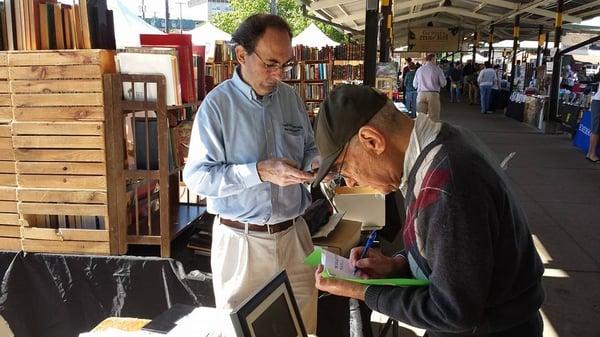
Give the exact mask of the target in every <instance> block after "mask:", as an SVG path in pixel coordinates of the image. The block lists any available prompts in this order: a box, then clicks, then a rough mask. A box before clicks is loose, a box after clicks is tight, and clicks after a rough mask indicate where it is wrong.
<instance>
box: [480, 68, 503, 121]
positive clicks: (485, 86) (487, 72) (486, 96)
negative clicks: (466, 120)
mask: <svg viewBox="0 0 600 337" xmlns="http://www.w3.org/2000/svg"><path fill="white" fill-rule="evenodd" d="M484 66H485V69H483V70H481V71H480V72H479V76H478V77H477V83H478V84H479V92H480V95H479V96H480V97H481V99H480V101H481V113H482V114H485V113H492V111H490V97H491V94H492V88H493V87H494V86H496V85H497V84H498V77H497V76H496V72H495V71H494V69H493V68H492V64H491V63H490V62H488V61H485V64H484Z"/></svg>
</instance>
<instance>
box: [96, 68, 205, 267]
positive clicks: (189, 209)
mask: <svg viewBox="0 0 600 337" xmlns="http://www.w3.org/2000/svg"><path fill="white" fill-rule="evenodd" d="M104 84H105V88H112V92H108V91H107V92H106V93H105V94H106V102H107V104H109V105H110V110H111V113H109V114H107V126H109V127H108V129H110V133H107V138H109V139H110V148H111V149H112V151H111V152H110V154H108V153H107V155H108V156H109V158H108V163H109V167H108V170H109V172H111V175H112V179H114V180H113V182H114V190H113V192H114V193H113V194H112V195H111V198H112V199H111V203H112V206H114V210H115V213H116V214H114V216H115V218H116V222H117V223H118V224H119V233H118V237H119V238H121V239H122V240H121V241H119V245H120V246H119V251H120V252H125V251H126V250H127V246H128V245H134V244H143V245H157V246H160V251H161V256H163V257H169V256H170V254H171V242H172V241H173V240H174V239H175V238H176V237H177V236H178V235H179V234H181V233H182V231H183V230H185V229H186V228H187V227H188V226H189V225H190V224H191V223H192V222H193V221H195V220H196V219H198V218H199V217H200V216H201V215H202V214H204V212H205V211H206V207H204V206H202V205H201V204H200V202H199V200H198V199H196V200H191V199H190V198H189V197H188V198H187V200H185V201H184V202H181V201H182V200H181V199H182V198H181V197H180V192H181V189H180V186H181V171H182V169H183V163H181V165H179V166H177V164H176V163H175V162H176V159H174V156H175V153H176V152H177V150H176V148H174V147H173V142H176V140H174V139H173V138H174V136H173V133H172V131H173V130H174V128H175V127H176V126H177V125H179V124H180V123H182V122H185V121H186V120H189V117H191V114H189V113H188V112H187V111H186V110H189V109H195V108H197V106H198V105H199V104H198V103H193V104H186V105H181V106H167V105H166V81H165V78H164V76H162V75H127V74H114V75H106V76H105V78H104ZM124 84H125V85H126V87H136V88H140V89H136V91H137V90H141V92H143V95H142V96H141V98H135V100H133V98H130V99H125V98H124V97H123V89H122V88H123V85H124ZM130 145H131V146H133V149H130V148H129V146H130ZM178 145H179V144H177V143H175V147H176V146H178ZM124 162H125V164H124Z"/></svg>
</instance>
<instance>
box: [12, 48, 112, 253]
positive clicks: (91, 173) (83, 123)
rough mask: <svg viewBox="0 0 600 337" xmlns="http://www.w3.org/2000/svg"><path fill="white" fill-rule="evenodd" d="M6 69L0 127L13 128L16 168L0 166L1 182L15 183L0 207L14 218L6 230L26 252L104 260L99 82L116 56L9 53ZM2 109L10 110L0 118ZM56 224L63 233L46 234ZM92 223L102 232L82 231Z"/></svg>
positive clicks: (105, 234)
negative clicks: (17, 235) (14, 231)
mask: <svg viewBox="0 0 600 337" xmlns="http://www.w3.org/2000/svg"><path fill="white" fill-rule="evenodd" d="M0 55H3V53H0ZM1 57H2V56H0V58H1ZM5 63H6V66H5V68H6V69H5V71H4V73H5V75H6V76H5V77H4V78H5V79H7V83H0V121H2V120H9V119H10V121H11V130H10V135H11V136H10V137H11V142H10V145H11V146H12V151H13V153H12V158H13V159H12V160H14V161H15V164H14V167H10V166H6V167H5V166H4V165H0V179H2V174H7V175H9V174H12V175H14V176H15V178H16V181H15V186H13V187H15V189H14V190H7V192H10V194H11V196H10V199H14V200H6V201H5V202H0V211H1V210H2V209H11V210H14V209H15V207H16V211H17V212H18V218H17V219H14V218H6V219H5V220H6V221H5V222H15V223H16V224H17V225H18V224H20V225H21V227H20V228H21V236H22V238H23V241H22V247H23V249H24V250H25V251H30V252H49V253H77V254H109V253H110V252H111V249H110V245H111V243H110V235H109V232H110V231H109V228H110V227H109V226H110V221H109V219H108V213H109V212H108V206H107V203H108V193H107V170H106V151H105V148H106V139H105V119H106V118H105V102H104V88H103V79H102V75H103V74H104V73H110V72H115V65H114V53H112V52H108V51H99V50H64V51H63V50H61V51H29V52H20V51H19V52H11V53H9V54H8V56H7V58H6V62H5ZM1 65H2V60H1V59H0V66H1ZM1 80H2V73H1V71H0V81H1ZM3 95H7V96H8V98H5V97H4V96H3ZM3 102H7V103H8V106H10V109H7V110H2V103H3ZM1 134H2V130H1V129H0V135H1ZM3 145H6V144H3V143H2V142H1V141H0V151H2V150H3V147H5V146H3ZM2 155H3V154H2V152H0V160H2V159H1V158H2ZM4 157H11V155H10V154H8V153H6V154H4ZM8 160H10V159H8ZM5 171H6V172H5ZM7 179H8V178H7ZM7 187H8V186H7ZM0 192H1V191H0ZM7 199H9V198H7ZM0 219H1V218H0ZM65 219H66V224H65ZM61 221H62V222H61ZM57 222H58V226H59V227H61V228H59V229H58V230H56V229H53V228H49V227H56V226H57ZM90 222H91V224H92V226H91V227H95V226H93V225H94V223H96V224H100V226H101V227H102V229H90V228H88V227H90V226H89V225H90ZM0 225H1V224H0ZM7 225H8V224H7ZM63 226H66V227H69V228H62V227H63ZM0 229H1V228H0ZM1 233H2V231H1V230H0V236H1V235H2V234H1Z"/></svg>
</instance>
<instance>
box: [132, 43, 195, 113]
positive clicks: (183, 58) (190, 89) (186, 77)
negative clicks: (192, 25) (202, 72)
mask: <svg viewBox="0 0 600 337" xmlns="http://www.w3.org/2000/svg"><path fill="white" fill-rule="evenodd" d="M140 44H141V45H142V46H143V47H152V46H154V47H171V48H176V49H177V58H178V62H179V81H180V82H181V99H182V101H183V102H185V103H191V102H195V101H196V86H195V84H194V64H193V58H192V35H190V34H164V35H161V34H140Z"/></svg>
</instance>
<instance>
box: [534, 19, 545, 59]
mask: <svg viewBox="0 0 600 337" xmlns="http://www.w3.org/2000/svg"><path fill="white" fill-rule="evenodd" d="M545 39H546V35H544V26H543V25H540V30H539V32H538V49H537V59H536V61H535V65H536V67H539V66H541V65H542V64H544V62H543V61H542V60H543V58H544V54H543V53H542V51H543V50H544V42H546V41H545Z"/></svg>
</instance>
